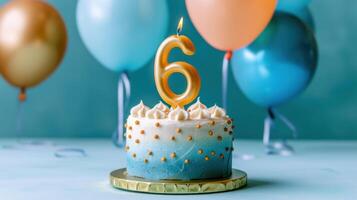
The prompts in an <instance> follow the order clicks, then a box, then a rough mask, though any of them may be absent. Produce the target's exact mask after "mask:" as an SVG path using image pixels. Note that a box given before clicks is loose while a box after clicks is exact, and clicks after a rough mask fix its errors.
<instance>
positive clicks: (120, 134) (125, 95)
mask: <svg viewBox="0 0 357 200" xmlns="http://www.w3.org/2000/svg"><path fill="white" fill-rule="evenodd" d="M130 93H131V87H130V79H129V77H128V74H127V72H123V73H122V74H120V76H119V80H118V126H117V130H116V131H115V132H114V134H113V142H114V144H115V145H116V146H118V147H123V146H124V113H125V108H126V107H127V106H128V104H129V99H130Z"/></svg>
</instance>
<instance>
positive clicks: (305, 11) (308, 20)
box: [283, 7, 315, 32]
mask: <svg viewBox="0 0 357 200" xmlns="http://www.w3.org/2000/svg"><path fill="white" fill-rule="evenodd" d="M283 12H288V13H290V14H292V15H295V16H296V17H298V18H299V19H301V20H302V21H303V22H304V23H305V24H306V25H308V27H310V28H311V30H312V31H313V32H315V21H314V18H313V16H312V14H311V11H310V9H309V8H308V7H303V8H301V9H298V10H284V11H283Z"/></svg>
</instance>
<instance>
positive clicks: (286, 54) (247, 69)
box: [232, 12, 318, 107]
mask: <svg viewBox="0 0 357 200" xmlns="http://www.w3.org/2000/svg"><path fill="white" fill-rule="evenodd" d="M317 54H318V52H317V44H316V40H315V37H314V34H313V32H312V31H311V30H310V29H309V28H308V27H307V26H306V25H305V24H304V23H303V22H302V21H301V20H299V19H298V18H297V17H295V16H293V15H290V14H288V13H284V12H277V13H276V14H275V15H274V17H273V19H272V21H271V22H270V24H269V25H268V27H267V28H266V29H265V30H264V32H263V33H262V34H261V35H260V36H259V37H258V38H257V40H255V41H254V42H253V43H252V44H251V45H249V46H248V47H246V48H243V49H241V50H238V51H235V52H234V53H233V58H232V65H233V67H232V70H233V74H234V77H235V79H236V81H237V83H238V85H239V87H240V89H241V90H242V91H243V93H244V94H245V96H247V97H248V99H250V100H251V101H253V102H254V103H256V104H258V105H260V106H264V107H273V106H277V105H280V104H282V103H284V102H286V101H288V100H290V99H291V98H293V97H295V96H296V95H298V94H299V93H300V92H302V91H303V90H304V89H305V88H306V87H307V85H308V84H309V82H310V81H311V79H312V77H313V75H314V73H315V70H316V66H317V58H318V55H317Z"/></svg>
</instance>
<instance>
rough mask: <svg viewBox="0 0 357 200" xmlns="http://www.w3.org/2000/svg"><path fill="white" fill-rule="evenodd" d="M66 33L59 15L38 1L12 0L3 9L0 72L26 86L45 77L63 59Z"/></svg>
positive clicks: (13, 82) (17, 84)
mask: <svg viewBox="0 0 357 200" xmlns="http://www.w3.org/2000/svg"><path fill="white" fill-rule="evenodd" d="M66 46H67V32H66V27H65V24H64V22H63V20H62V18H61V16H60V14H59V13H58V12H57V11H56V10H55V9H54V8H53V7H52V6H50V5H49V4H47V3H45V2H43V1H39V0H13V1H10V2H9V3H8V4H6V5H5V6H3V7H2V8H1V10H0V71H1V73H2V75H3V77H4V78H5V79H6V80H7V81H8V82H9V83H10V84H12V85H14V86H16V87H19V88H21V91H22V92H21V93H22V94H21V95H20V96H19V99H20V100H24V99H25V98H26V96H24V91H25V88H28V87H32V86H35V85H37V84H39V83H40V82H42V81H43V80H45V79H46V78H47V77H48V76H49V75H50V74H51V73H52V72H53V71H54V70H55V69H56V68H57V66H58V64H59V63H60V61H61V60H62V58H63V56H64V53H65V50H66Z"/></svg>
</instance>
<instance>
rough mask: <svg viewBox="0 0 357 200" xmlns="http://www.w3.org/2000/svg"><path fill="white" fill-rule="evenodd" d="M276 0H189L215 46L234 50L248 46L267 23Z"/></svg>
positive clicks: (201, 29) (205, 35)
mask: <svg viewBox="0 0 357 200" xmlns="http://www.w3.org/2000/svg"><path fill="white" fill-rule="evenodd" d="M276 4H277V0H186V7H187V10H188V14H189V16H190V18H191V20H192V22H193V24H194V25H195V27H196V28H197V30H198V32H199V33H200V34H201V35H202V37H203V38H204V39H205V40H206V41H207V42H208V43H209V44H210V45H212V46H213V47H214V48H216V49H219V50H224V51H232V50H235V49H239V48H242V47H244V46H247V45H248V44H250V43H251V42H253V40H254V39H255V38H256V37H258V35H259V34H260V33H261V32H262V31H263V30H264V28H265V27H266V26H267V25H268V23H269V21H270V19H271V18H272V16H273V13H274V11H275V7H276Z"/></svg>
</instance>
